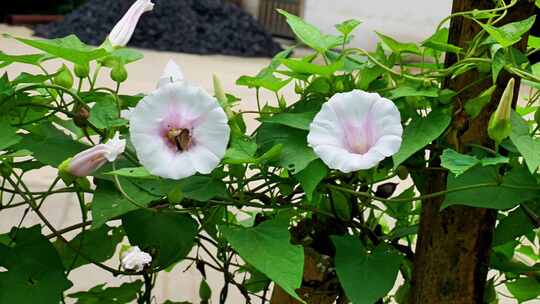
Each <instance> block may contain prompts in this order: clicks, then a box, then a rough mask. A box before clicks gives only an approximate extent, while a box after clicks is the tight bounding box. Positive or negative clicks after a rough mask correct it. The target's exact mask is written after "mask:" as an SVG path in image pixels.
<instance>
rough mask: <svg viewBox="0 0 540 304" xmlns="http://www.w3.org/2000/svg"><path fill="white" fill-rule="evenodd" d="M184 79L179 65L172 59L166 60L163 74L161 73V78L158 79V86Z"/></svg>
mask: <svg viewBox="0 0 540 304" xmlns="http://www.w3.org/2000/svg"><path fill="white" fill-rule="evenodd" d="M183 80H184V74H183V73H182V70H181V69H180V67H179V66H178V65H177V64H176V62H174V60H172V59H171V60H169V62H167V65H166V66H165V70H163V74H162V75H161V78H160V79H159V81H158V88H160V87H162V86H164V85H166V84H169V83H174V82H178V81H183Z"/></svg>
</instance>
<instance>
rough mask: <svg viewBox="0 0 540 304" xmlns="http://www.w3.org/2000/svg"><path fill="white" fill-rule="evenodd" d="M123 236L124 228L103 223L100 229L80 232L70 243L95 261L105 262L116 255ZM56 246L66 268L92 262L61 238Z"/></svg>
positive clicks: (73, 267)
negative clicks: (117, 246)
mask: <svg viewBox="0 0 540 304" xmlns="http://www.w3.org/2000/svg"><path fill="white" fill-rule="evenodd" d="M123 237H124V234H123V232H122V229H120V228H111V227H108V226H107V225H103V226H101V227H100V228H98V229H95V230H86V231H84V232H82V233H79V234H78V235H77V236H76V237H75V238H73V239H72V240H71V241H70V242H69V244H70V246H71V247H73V248H76V249H77V250H78V251H81V252H83V253H84V255H85V256H86V257H88V258H90V259H91V260H92V261H93V262H105V261H107V260H108V259H110V258H111V257H112V256H113V255H114V253H115V251H116V245H118V243H119V242H121V241H122V238H123ZM54 246H55V247H56V250H57V251H58V253H59V254H60V257H61V258H62V263H63V264H64V267H65V268H66V269H75V268H77V267H80V266H82V265H86V264H89V263H91V262H90V261H88V260H86V259H84V258H83V257H81V256H80V255H79V254H78V253H77V252H75V251H74V250H73V249H71V247H69V246H67V245H66V243H65V242H63V241H61V240H57V241H56V242H55V243H54Z"/></svg>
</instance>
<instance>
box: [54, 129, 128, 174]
mask: <svg viewBox="0 0 540 304" xmlns="http://www.w3.org/2000/svg"><path fill="white" fill-rule="evenodd" d="M125 148H126V140H125V139H120V133H118V132H116V134H115V135H114V137H113V138H112V139H110V140H109V141H107V142H106V143H104V144H99V145H95V146H93V147H91V148H88V149H86V150H84V151H82V152H80V153H78V154H76V155H75V156H73V157H72V158H71V159H69V160H67V161H66V162H67V163H64V164H62V165H60V166H61V167H62V168H64V170H66V171H67V172H69V173H70V174H71V175H74V176H79V177H84V176H88V175H90V174H92V173H93V172H94V171H96V170H97V169H99V168H100V167H101V166H103V165H104V164H105V163H107V161H109V162H112V161H115V160H116V158H117V157H118V155H120V154H122V153H123V152H124V149H125Z"/></svg>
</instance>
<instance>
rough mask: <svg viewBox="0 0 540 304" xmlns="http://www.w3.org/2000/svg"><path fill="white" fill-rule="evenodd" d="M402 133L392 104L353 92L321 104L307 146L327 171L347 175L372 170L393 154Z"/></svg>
mask: <svg viewBox="0 0 540 304" xmlns="http://www.w3.org/2000/svg"><path fill="white" fill-rule="evenodd" d="M402 134H403V127H402V125H401V118H400V114H399V110H398V109H397V108H396V106H395V105H394V103H393V102H392V101H390V100H388V99H386V98H382V97H381V96H380V95H379V94H376V93H368V92H364V91H361V90H354V91H351V92H347V93H338V94H335V95H334V96H332V97H331V98H330V99H329V100H328V101H327V102H326V103H324V104H323V106H322V108H321V110H320V111H319V113H317V115H316V116H315V118H314V119H313V122H312V123H311V125H310V128H309V134H308V144H309V146H311V147H312V148H313V150H314V151H315V153H316V154H317V155H318V156H319V157H320V158H321V159H322V161H323V162H324V163H325V164H326V165H327V166H328V167H329V168H331V169H337V170H339V171H341V172H344V173H349V172H353V171H358V170H364V169H369V168H373V167H375V166H376V165H377V164H378V163H379V162H380V161H382V160H383V159H384V158H385V157H388V156H391V155H393V154H395V153H397V151H398V150H399V147H400V145H401V137H402Z"/></svg>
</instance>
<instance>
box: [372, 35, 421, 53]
mask: <svg viewBox="0 0 540 304" xmlns="http://www.w3.org/2000/svg"><path fill="white" fill-rule="evenodd" d="M375 33H376V34H377V36H379V38H380V39H381V40H382V42H383V43H384V44H385V45H386V46H388V47H389V48H390V49H391V50H392V52H394V53H397V54H401V53H412V54H421V51H420V48H419V47H418V46H417V45H416V44H415V43H410V42H407V43H404V42H399V41H397V40H395V39H394V38H392V37H390V36H386V35H383V34H381V33H378V32H375Z"/></svg>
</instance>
